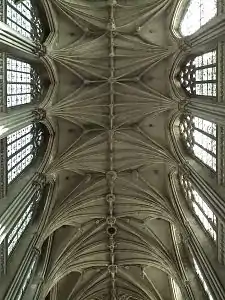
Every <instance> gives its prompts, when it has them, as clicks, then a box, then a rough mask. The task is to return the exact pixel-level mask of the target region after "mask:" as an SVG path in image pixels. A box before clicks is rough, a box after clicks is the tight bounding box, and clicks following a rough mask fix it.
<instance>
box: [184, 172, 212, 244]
mask: <svg viewBox="0 0 225 300" xmlns="http://www.w3.org/2000/svg"><path fill="white" fill-rule="evenodd" d="M180 182H181V186H182V189H183V191H184V194H185V198H186V199H187V201H188V204H189V205H190V206H191V208H192V210H193V212H194V214H195V216H196V217H197V219H198V221H199V222H200V223H201V225H202V227H203V228H204V229H205V230H206V231H207V232H208V233H209V235H210V237H211V238H212V239H213V240H214V241H216V240H217V218H216V216H215V214H214V213H213V211H212V210H211V209H210V208H209V206H208V205H207V204H206V202H205V201H204V200H203V198H202V197H201V196H200V194H199V193H198V192H197V191H196V190H195V189H194V188H193V185H192V184H191V182H190V181H189V180H188V179H186V178H185V177H184V176H181V178H180Z"/></svg>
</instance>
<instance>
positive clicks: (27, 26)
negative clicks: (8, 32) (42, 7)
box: [6, 0, 43, 42]
mask: <svg viewBox="0 0 225 300" xmlns="http://www.w3.org/2000/svg"><path fill="white" fill-rule="evenodd" d="M6 1H7V2H6V4H7V13H6V15H7V18H6V23H7V25H9V26H10V27H11V28H12V29H14V30H15V31H17V32H18V33H20V34H21V35H23V36H25V37H27V38H29V39H32V40H34V41H35V42H39V41H41V39H42V36H43V28H42V24H41V21H40V19H39V17H38V12H37V9H36V7H35V6H34V5H33V3H32V1H31V0H25V1H22V2H21V3H18V4H16V3H15V2H14V1H13V0H6Z"/></svg>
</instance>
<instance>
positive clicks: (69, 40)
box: [39, 0, 183, 300]
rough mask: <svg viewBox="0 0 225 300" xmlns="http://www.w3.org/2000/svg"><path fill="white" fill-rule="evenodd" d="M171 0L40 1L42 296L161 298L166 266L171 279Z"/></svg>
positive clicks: (175, 274) (166, 289)
mask: <svg viewBox="0 0 225 300" xmlns="http://www.w3.org/2000/svg"><path fill="white" fill-rule="evenodd" d="M173 2H174V1H172V0H157V1H155V0H140V1H134V0H123V1H122V0H117V1H116V0H111V1H83V0H76V1H75V0H71V1H65V0H51V1H49V3H48V4H46V3H47V2H46V1H43V3H44V6H45V7H47V6H48V9H49V11H48V14H49V12H51V14H52V19H53V20H54V22H55V26H56V29H55V34H52V35H51V39H50V38H49V39H48V40H47V41H46V51H47V54H46V58H45V59H48V62H51V64H52V66H53V67H54V69H55V78H57V81H56V83H57V89H56V91H55V94H54V97H52V99H51V101H50V102H49V103H48V104H47V105H45V106H44V107H43V108H44V109H45V111H46V116H47V118H49V119H50V120H52V121H53V122H54V123H55V124H56V126H57V128H58V130H57V136H56V141H55V146H54V149H55V150H54V151H55V152H54V153H55V154H54V155H53V159H52V161H51V164H50V165H49V166H48V167H47V168H46V170H45V173H46V175H47V177H49V178H55V180H56V191H55V194H54V198H53V199H52V206H53V208H52V211H51V214H50V216H49V218H48V222H47V224H46V227H45V229H44V232H43V235H42V237H41V239H40V241H39V248H41V247H42V245H43V243H44V242H45V241H46V239H47V238H48V237H49V236H51V235H52V234H54V238H53V246H52V255H51V261H50V264H49V266H48V274H47V277H46V279H45V282H44V288H43V293H42V297H46V296H47V295H48V293H49V292H51V293H52V294H54V293H56V290H57V299H68V300H74V299H76V300H78V299H85V300H88V299H90V300H93V299H96V300H97V299H98V300H103V299H121V300H127V299H142V300H147V299H152V300H169V299H171V297H172V294H171V293H172V291H171V286H170V277H172V278H173V279H174V280H176V282H177V283H178V284H179V285H180V287H181V289H182V288H183V282H182V279H181V278H182V275H181V271H180V269H179V266H178V262H177V260H176V256H175V252H174V244H173V239H172V233H171V226H173V225H174V226H175V227H176V228H177V229H178V228H179V220H178V219H177V216H176V213H175V211H174V207H173V200H172V199H171V188H170V185H169V180H168V178H169V173H170V172H171V170H176V169H177V168H178V166H179V161H178V158H177V157H176V155H175V154H174V152H173V148H172V144H171V140H170V135H169V130H168V128H169V122H170V120H171V118H172V116H173V115H174V114H175V113H176V112H178V109H179V101H178V100H177V99H175V97H173V96H172V94H171V92H170V84H169V72H170V66H171V61H172V59H173V55H174V53H175V52H176V51H177V50H178V47H179V46H178V45H177V44H176V43H175V41H174V40H173V38H172V36H171V35H170V34H169V25H170V21H171V19H170V17H171V13H172V9H173V4H174V3H173ZM54 299H55V298H54Z"/></svg>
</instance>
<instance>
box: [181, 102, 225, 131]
mask: <svg viewBox="0 0 225 300" xmlns="http://www.w3.org/2000/svg"><path fill="white" fill-rule="evenodd" d="M186 108H187V110H189V111H190V112H191V113H192V114H193V115H195V116H198V117H200V118H203V119H206V120H209V121H211V122H215V123H217V124H220V125H223V126H225V105H223V104H221V103H217V102H215V100H207V99H203V98H191V99H190V101H188V104H187V106H186Z"/></svg>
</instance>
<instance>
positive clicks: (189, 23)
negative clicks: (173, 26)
mask: <svg viewBox="0 0 225 300" xmlns="http://www.w3.org/2000/svg"><path fill="white" fill-rule="evenodd" d="M216 14H217V0H210V1H205V0H189V1H188V5H187V7H186V9H185V11H184V15H183V18H182V20H181V23H180V32H181V34H182V35H183V36H188V35H191V34H193V33H195V32H196V31H197V30H198V29H199V28H200V27H202V26H203V25H204V24H206V23H207V22H208V21H209V20H210V19H212V18H213V17H214V16H215V15H216Z"/></svg>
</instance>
